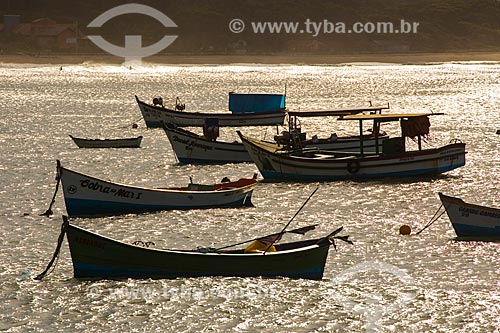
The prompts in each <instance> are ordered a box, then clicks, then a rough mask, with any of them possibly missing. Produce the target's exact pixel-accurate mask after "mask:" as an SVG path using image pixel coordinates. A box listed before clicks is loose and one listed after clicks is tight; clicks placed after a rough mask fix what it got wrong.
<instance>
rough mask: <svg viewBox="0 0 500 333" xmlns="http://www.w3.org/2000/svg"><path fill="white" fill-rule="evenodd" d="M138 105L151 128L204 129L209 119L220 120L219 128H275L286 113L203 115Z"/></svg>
mask: <svg viewBox="0 0 500 333" xmlns="http://www.w3.org/2000/svg"><path fill="white" fill-rule="evenodd" d="M136 100H137V104H138V105H139V109H140V110H141V114H142V117H143V118H144V121H145V123H146V126H147V127H149V128H161V127H162V126H163V124H164V123H165V124H167V123H168V124H175V125H176V126H179V127H202V126H203V125H205V122H206V121H207V120H208V119H218V125H219V126H221V127H222V126H274V125H283V122H284V119H285V112H284V111H281V110H279V111H268V112H250V113H238V114H233V113H201V112H185V111H175V110H171V109H167V108H164V107H159V106H154V105H150V104H147V103H144V102H143V101H141V100H139V99H138V98H137V96H136Z"/></svg>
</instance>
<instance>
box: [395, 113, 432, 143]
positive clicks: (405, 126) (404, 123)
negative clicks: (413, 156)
mask: <svg viewBox="0 0 500 333" xmlns="http://www.w3.org/2000/svg"><path fill="white" fill-rule="evenodd" d="M430 127H431V123H430V121H429V117H428V116H421V117H412V118H408V119H403V120H401V128H402V130H403V135H404V136H406V137H408V138H411V139H415V138H416V137H418V136H423V137H424V138H425V137H427V136H428V135H429V128H430Z"/></svg>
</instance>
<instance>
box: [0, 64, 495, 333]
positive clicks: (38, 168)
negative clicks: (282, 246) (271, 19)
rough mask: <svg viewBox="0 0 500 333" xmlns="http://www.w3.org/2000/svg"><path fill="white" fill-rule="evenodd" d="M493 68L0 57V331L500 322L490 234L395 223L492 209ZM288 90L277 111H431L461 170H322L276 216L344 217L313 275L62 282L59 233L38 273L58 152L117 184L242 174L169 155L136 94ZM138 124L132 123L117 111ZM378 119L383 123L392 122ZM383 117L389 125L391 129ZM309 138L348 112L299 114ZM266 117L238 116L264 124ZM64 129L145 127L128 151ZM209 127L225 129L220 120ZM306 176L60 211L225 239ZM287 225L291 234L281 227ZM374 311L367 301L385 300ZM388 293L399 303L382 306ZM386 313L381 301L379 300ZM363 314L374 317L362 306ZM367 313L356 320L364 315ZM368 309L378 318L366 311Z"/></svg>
mask: <svg viewBox="0 0 500 333" xmlns="http://www.w3.org/2000/svg"><path fill="white" fill-rule="evenodd" d="M499 74H500V65H499V64H496V63H465V64H434V65H408V66H401V65H386V64H384V65H382V64H379V65H356V64H350V65H340V66H288V65H283V66H261V65H252V66H246V65H241V66H240V65H238V66H208V65H207V66H195V67H193V66H159V65H143V66H134V67H133V68H132V69H129V68H128V67H120V66H108V65H99V64H90V63H89V64H84V65H75V66H64V68H63V70H62V71H60V70H59V66H43V65H36V66H35V65H2V66H0V89H1V92H2V99H0V106H1V109H2V117H0V143H1V145H0V153H1V156H2V158H1V159H0V170H1V174H2V177H1V180H0V181H1V185H2V186H1V187H0V193H1V199H2V200H0V207H1V209H0V214H1V223H2V227H1V228H0V236H1V239H2V254H3V255H2V256H1V259H0V260H1V261H2V262H1V265H0V267H1V269H0V274H1V280H0V283H1V289H0V290H1V291H0V293H1V298H2V299H3V300H4V301H3V305H4V306H2V307H1V308H0V309H1V310H0V318H1V320H0V328H1V329H10V330H11V331H13V332H17V331H27V330H40V331H51V332H52V331H90V332H92V331H95V332H101V331H103V330H105V331H153V330H163V331H171V332H194V331H215V332H227V331H236V332H256V331H262V332H291V331H293V332H309V331H317V332H327V331H336V332H353V331H354V332H361V331H364V330H365V328H366V327H367V326H366V325H367V322H370V320H372V322H371V323H372V324H373V326H371V327H372V328H373V329H374V330H378V331H380V332H385V331H396V332H402V331H404V332H425V331H447V332H451V331H454V332H462V331H485V332H490V331H494V330H495V329H497V327H498V326H500V322H499V321H500V319H498V318H499V316H498V313H499V306H498V300H499V298H498V297H499V296H498V295H499V287H498V283H497V280H498V275H499V273H500V257H499V255H498V244H497V243H481V242H454V241H451V240H450V239H451V238H453V237H454V233H453V230H452V228H451V226H450V224H449V221H448V220H447V218H446V217H442V218H441V219H440V220H439V221H438V222H436V223H435V224H434V225H433V226H431V227H430V228H429V229H428V230H426V231H425V232H423V233H422V234H421V235H419V236H411V237H402V236H399V235H398V234H397V232H398V229H399V226H400V225H402V224H409V225H411V226H412V227H413V229H414V230H418V229H420V228H421V227H423V226H424V225H425V224H426V223H427V222H428V221H429V219H430V218H431V217H432V215H433V214H434V212H435V211H436V209H437V208H438V207H439V199H438V197H437V192H439V191H441V192H444V193H446V194H450V195H456V196H460V197H463V198H464V199H465V200H466V201H469V202H474V203H478V204H483V205H491V206H497V207H499V206H500V203H499V202H498V200H497V197H498V196H497V189H498V188H499V179H498V177H497V174H498V171H499V168H500V165H499V163H500V162H499V161H500V159H499V157H498V152H497V149H498V141H499V140H500V137H499V136H497V135H495V132H496V130H497V128H499V127H500V124H498V105H499V103H498V102H499V101H498V98H499V97H498V96H500V87H499V84H498V83H499V82H498V77H500V75H499ZM285 86H286V94H287V107H288V108H289V109H292V110H312V109H328V108H338V107H346V106H366V105H368V103H369V101H372V103H373V104H384V103H390V106H391V110H392V112H419V111H433V112H444V113H445V115H444V116H436V117H433V118H432V119H431V121H432V124H431V136H430V138H429V139H428V142H427V144H428V145H431V146H438V145H442V144H445V143H447V142H449V141H450V140H451V139H454V138H459V139H461V140H462V141H464V142H466V143H467V150H468V154H467V156H466V158H467V164H466V166H465V167H463V168H460V169H457V170H454V171H453V172H450V173H448V174H446V175H444V176H439V177H433V178H417V179H404V180H379V181H363V182H353V181H340V182H331V183H321V184H320V190H319V191H318V193H316V195H315V196H314V197H313V200H311V201H310V202H309V203H308V204H307V206H306V207H305V208H304V210H303V211H302V213H301V214H300V215H299V216H298V217H297V218H296V219H295V220H294V222H293V223H292V226H291V227H298V226H303V225H307V224H310V223H320V224H321V226H320V228H318V229H317V230H315V231H313V232H312V233H311V234H312V236H319V235H322V234H326V233H328V232H330V231H331V230H333V229H334V228H337V227H338V226H340V225H343V226H344V228H345V232H346V233H348V234H350V235H351V238H352V239H353V240H355V245H354V246H349V245H347V244H344V243H343V244H339V248H338V252H335V251H334V250H333V249H332V250H331V251H330V256H329V258H328V263H327V266H326V271H325V278H324V280H323V281H303V280H288V279H238V278H199V279H175V280H159V281H153V280H143V281H134V280H127V281H97V282H81V281H76V280H74V279H73V278H72V267H71V260H70V256H69V249H68V247H67V245H66V244H65V245H64V246H63V248H62V253H61V258H60V260H59V262H58V265H57V267H56V269H55V271H54V272H53V273H52V274H51V275H49V276H48V277H47V278H46V280H45V281H43V282H35V281H33V280H32V279H30V278H27V277H28V276H29V277H33V276H34V275H35V274H37V273H39V272H40V271H42V270H43V269H44V268H45V265H46V264H47V262H48V260H49V259H50V257H51V255H52V252H53V250H54V247H55V243H56V239H57V236H58V233H59V226H60V223H61V220H60V218H59V217H58V216H60V215H61V214H63V213H64V203H63V200H62V197H61V195H59V196H58V198H57V201H56V204H55V207H54V212H55V214H56V215H55V217H53V218H51V219H47V218H42V217H39V216H38V214H39V213H42V212H43V211H45V209H46V208H47V206H48V203H49V201H50V198H51V196H52V193H53V190H54V186H55V180H54V177H55V160H56V159H60V160H61V161H62V163H63V165H65V166H66V167H68V168H71V169H74V170H77V171H81V172H84V173H88V174H91V175H95V176H97V177H102V178H104V179H110V180H113V181H117V182H122V183H130V184H136V185H144V186H179V185H183V184H185V183H187V182H188V177H189V176H192V177H193V178H194V179H195V180H196V181H199V182H207V183H211V182H214V181H219V180H220V179H222V178H223V177H224V176H229V177H230V178H231V179H233V178H234V179H237V178H239V177H250V176H251V175H252V174H253V173H254V172H256V171H257V169H256V167H255V166H254V165H253V164H250V163H243V164H234V165H222V166H220V165H219V166H190V165H189V166H179V165H177V164H176V162H175V159H174V157H173V154H172V152H171V150H170V147H169V144H168V141H167V139H166V136H165V134H164V133H163V132H162V131H160V130H148V129H146V128H145V126H144V123H143V122H142V120H141V118H140V113H139V110H138V107H137V105H136V104H135V99H134V95H138V96H139V97H140V98H143V99H145V100H148V101H149V100H151V99H152V98H153V97H155V96H162V97H163V99H164V101H165V104H166V105H169V104H174V103H175V98H176V97H180V98H181V99H182V102H183V103H186V106H187V110H189V111H206V112H215V111H217V112H221V111H222V110H227V103H228V101H227V93H228V92H229V91H237V92H243V93H245V92H269V93H271V92H272V93H282V92H284V91H285ZM134 122H136V123H138V124H139V128H138V129H135V130H134V129H132V128H131V124H132V123H134ZM391 126H392V125H391ZM391 126H386V127H385V128H384V130H385V131H387V132H388V133H389V134H391V133H392V134H393V135H396V134H397V133H398V130H399V129H398V128H396V127H391ZM302 128H303V129H305V130H307V132H308V133H309V134H310V135H312V134H319V136H329V135H330V134H331V133H332V132H336V133H338V134H339V135H341V134H343V133H350V134H355V133H356V131H357V128H356V124H350V123H348V122H337V121H335V120H334V119H327V118H325V119H304V120H303V121H302ZM275 131H276V129H274V128H271V129H259V128H250V129H243V132H244V133H248V134H252V135H255V136H259V137H263V136H264V135H267V136H268V137H269V136H271V135H273V134H274V132H275ZM68 134H71V135H74V136H78V137H89V138H92V137H126V136H138V135H143V136H144V139H143V144H142V148H141V149H117V150H80V149H78V148H76V146H75V145H74V144H73V142H72V141H71V139H70V138H69V136H68ZM223 134H224V136H227V137H228V138H231V137H232V138H236V136H235V135H234V133H233V130H231V129H224V130H223ZM316 185H317V184H303V183H299V184H295V183H284V184H261V185H260V186H259V187H258V188H257V189H256V190H255V193H254V197H253V202H254V203H255V205H256V207H255V208H247V209H213V210H207V211H193V212H191V211H188V212H184V211H183V212H180V211H171V212H161V213H157V214H146V215H139V216H120V217H110V218H101V219H91V220H75V221H74V223H77V224H78V225H81V226H84V227H86V228H89V229H91V230H94V231H96V232H99V233H102V234H104V235H107V236H110V237H113V238H116V239H119V240H124V241H126V242H132V241H134V240H151V241H154V242H155V243H156V245H157V247H162V248H186V249H191V248H194V247H196V246H222V245H225V244H230V243H233V242H236V241H238V240H244V239H249V238H253V237H255V236H259V235H265V234H268V233H271V232H276V231H278V230H280V229H281V227H282V226H283V225H284V224H285V223H286V222H287V221H288V220H289V219H290V218H291V217H292V216H293V214H294V213H295V211H296V210H297V209H298V208H299V207H300V206H301V204H302V203H303V201H304V200H305V199H306V198H307V196H308V195H309V193H311V192H312V191H313V189H314V188H315V187H316ZM287 237H290V238H294V237H298V236H287ZM375 261H376V262H381V263H385V264H387V265H392V266H394V267H397V268H398V269H400V270H402V272H405V274H407V275H408V276H410V277H411V281H410V282H407V281H401V280H398V279H397V276H396V277H395V276H394V275H393V274H391V273H390V272H389V273H388V272H384V271H380V270H369V271H359V272H356V274H352V275H351V276H350V278H349V279H345V280H342V281H340V283H339V281H338V279H336V277H339V276H343V275H342V272H346V271H347V270H348V269H349V268H352V267H356V265H358V264H360V263H363V262H368V263H373V262H375ZM409 293H411V294H412V295H413V294H414V295H415V297H414V298H412V299H411V300H409V301H408V302H406V303H404V304H402V305H401V306H399V307H397V308H394V309H395V310H394V311H385V312H383V313H382V314H381V315H379V316H378V317H376V318H375V317H374V315H373V313H372V314H370V313H366V312H363V311H361V309H366V308H368V307H369V306H370V305H374V307H375V308H389V307H390V306H391V304H393V303H394V302H398V300H400V299H401V298H402V297H403V299H404V297H405V295H407V294H409ZM397 304H399V303H397ZM391 309H392V308H391ZM370 316H371V317H370ZM370 318H371V319H370ZM374 318H375V319H376V320H375V319H374Z"/></svg>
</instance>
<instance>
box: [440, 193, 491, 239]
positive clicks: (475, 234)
mask: <svg viewBox="0 0 500 333" xmlns="http://www.w3.org/2000/svg"><path fill="white" fill-rule="evenodd" d="M439 198H440V199H441V202H442V203H443V206H444V207H445V209H446V213H447V214H448V217H449V219H450V221H451V225H452V226H453V229H454V230H455V233H456V235H457V237H459V238H471V239H485V240H489V239H500V209H496V208H491V207H485V206H479V205H473V204H469V203H466V202H464V201H463V200H462V199H459V198H455V197H451V196H447V195H444V194H442V193H439Z"/></svg>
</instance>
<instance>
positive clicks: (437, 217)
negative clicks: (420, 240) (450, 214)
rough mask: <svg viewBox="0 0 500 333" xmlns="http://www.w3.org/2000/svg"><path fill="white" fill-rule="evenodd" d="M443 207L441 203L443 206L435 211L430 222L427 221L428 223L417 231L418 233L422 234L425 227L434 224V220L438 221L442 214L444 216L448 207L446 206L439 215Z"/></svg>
mask: <svg viewBox="0 0 500 333" xmlns="http://www.w3.org/2000/svg"><path fill="white" fill-rule="evenodd" d="M441 207H444V205H443V204H442V203H441V206H439V208H438V209H437V211H436V212H435V213H434V215H433V216H432V218H431V219H430V221H429V222H427V224H426V225H425V226H424V227H423V228H422V229H421V230H420V231H418V232H417V233H416V235H418V234H420V233H421V232H422V231H424V230H425V229H427V228H428V227H430V226H431V225H432V224H434V222H436V221H437V220H439V218H440V217H441V216H443V214H444V213H446V207H444V210H443V211H442V212H441V213H440V214H439V215H438V213H439V211H440V210H441Z"/></svg>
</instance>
